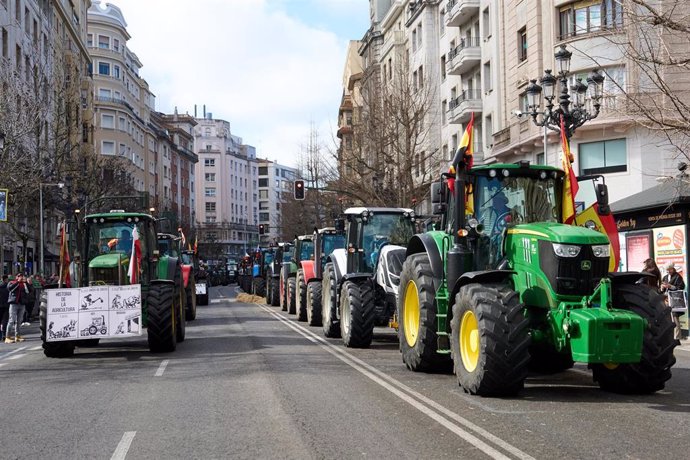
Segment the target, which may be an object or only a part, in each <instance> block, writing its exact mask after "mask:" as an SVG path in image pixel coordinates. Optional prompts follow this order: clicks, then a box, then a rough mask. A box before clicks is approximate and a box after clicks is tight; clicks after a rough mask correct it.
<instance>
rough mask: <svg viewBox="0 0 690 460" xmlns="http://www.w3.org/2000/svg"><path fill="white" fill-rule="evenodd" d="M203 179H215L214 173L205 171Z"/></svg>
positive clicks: (213, 180) (211, 180)
mask: <svg viewBox="0 0 690 460" xmlns="http://www.w3.org/2000/svg"><path fill="white" fill-rule="evenodd" d="M204 180H205V181H206V182H215V181H216V173H206V174H204Z"/></svg>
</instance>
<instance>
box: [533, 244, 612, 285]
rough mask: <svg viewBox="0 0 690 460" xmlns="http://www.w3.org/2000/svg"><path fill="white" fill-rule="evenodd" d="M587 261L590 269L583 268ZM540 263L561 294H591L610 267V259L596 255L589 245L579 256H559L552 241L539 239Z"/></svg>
mask: <svg viewBox="0 0 690 460" xmlns="http://www.w3.org/2000/svg"><path fill="white" fill-rule="evenodd" d="M583 262H584V264H583ZM587 262H589V263H590V268H589V269H588V270H587V269H584V268H583V265H585V266H586V265H587ZM539 264H540V266H541V269H542V271H543V272H544V274H545V275H546V277H547V278H548V279H549V282H550V283H551V287H552V288H553V290H554V291H555V292H556V294H560V295H579V296H584V295H590V294H591V293H592V292H594V288H595V287H596V285H597V284H599V280H601V279H602V278H603V277H605V276H606V274H607V273H608V269H609V259H608V258H601V257H594V254H593V253H592V247H591V246H589V245H584V246H582V249H581V250H580V253H579V254H578V255H577V257H557V256H556V254H555V253H554V252H553V246H552V244H551V242H550V241H539Z"/></svg>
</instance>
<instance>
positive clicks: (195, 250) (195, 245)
mask: <svg viewBox="0 0 690 460" xmlns="http://www.w3.org/2000/svg"><path fill="white" fill-rule="evenodd" d="M198 241H199V236H198V235H195V236H194V254H196V252H197V248H198V246H197V242H198Z"/></svg>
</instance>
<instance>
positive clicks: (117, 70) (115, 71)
mask: <svg viewBox="0 0 690 460" xmlns="http://www.w3.org/2000/svg"><path fill="white" fill-rule="evenodd" d="M113 77H115V78H117V79H119V78H120V66H118V65H115V66H113Z"/></svg>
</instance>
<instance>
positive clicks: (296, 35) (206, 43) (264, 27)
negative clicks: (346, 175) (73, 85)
mask: <svg viewBox="0 0 690 460" xmlns="http://www.w3.org/2000/svg"><path fill="white" fill-rule="evenodd" d="M102 3H106V1H105V0H103V2H102ZM107 3H111V4H113V5H115V6H118V7H119V8H120V9H121V10H122V13H123V15H124V18H125V21H126V22H127V31H128V32H129V34H130V35H131V37H132V38H131V39H130V40H129V41H128V43H127V46H128V47H129V49H130V50H131V51H133V52H134V53H135V54H136V55H137V56H138V57H139V60H140V61H141V62H142V64H143V68H142V69H141V72H140V75H141V76H142V77H143V78H144V79H146V81H147V82H148V83H149V87H150V89H151V91H152V92H153V93H154V94H155V95H156V110H158V111H159V112H165V113H172V112H173V111H174V109H175V107H177V110H178V112H179V113H189V114H190V115H194V105H195V104H196V105H197V115H198V116H199V117H202V110H203V105H204V104H205V105H206V111H207V112H211V113H212V114H213V118H216V119H223V120H226V121H229V122H230V128H231V131H232V134H234V135H237V136H240V137H242V140H243V142H244V143H245V144H249V145H253V146H254V147H256V149H257V156H258V157H261V158H268V159H270V160H275V161H278V162H279V163H282V164H285V165H289V166H295V165H296V164H297V155H298V153H299V152H300V150H301V148H302V146H303V145H305V144H306V143H307V142H308V139H309V132H310V126H311V125H312V123H313V125H314V126H315V127H316V129H317V130H318V132H319V138H320V139H321V140H322V141H323V142H324V143H325V144H326V145H327V146H328V145H330V146H333V145H334V139H336V138H335V131H336V130H337V116H338V106H339V105H340V98H341V95H342V76H343V69H344V67H345V54H346V50H347V45H348V42H349V40H358V39H361V38H362V36H364V33H365V32H366V30H367V28H368V27H369V1H368V0H193V1H189V0H112V1H107Z"/></svg>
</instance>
